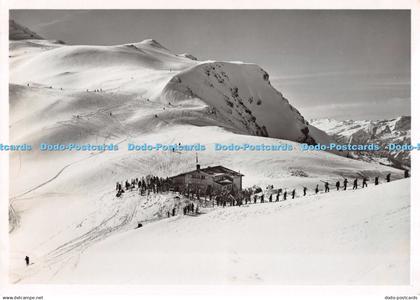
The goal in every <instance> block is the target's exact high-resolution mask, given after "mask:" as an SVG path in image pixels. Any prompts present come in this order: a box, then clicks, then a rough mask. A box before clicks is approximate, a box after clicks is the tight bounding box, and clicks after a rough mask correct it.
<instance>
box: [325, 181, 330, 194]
mask: <svg viewBox="0 0 420 300" xmlns="http://www.w3.org/2000/svg"><path fill="white" fill-rule="evenodd" d="M329 191H330V184H329V183H328V182H325V184H324V192H325V193H328V192H329Z"/></svg>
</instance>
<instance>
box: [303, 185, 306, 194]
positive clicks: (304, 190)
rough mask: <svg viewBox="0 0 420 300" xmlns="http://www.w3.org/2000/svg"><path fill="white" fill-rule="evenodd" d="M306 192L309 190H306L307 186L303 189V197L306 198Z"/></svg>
mask: <svg viewBox="0 0 420 300" xmlns="http://www.w3.org/2000/svg"><path fill="white" fill-rule="evenodd" d="M306 190H307V188H306V186H304V187H303V196H306Z"/></svg>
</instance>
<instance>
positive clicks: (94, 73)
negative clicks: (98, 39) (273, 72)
mask: <svg viewBox="0 0 420 300" xmlns="http://www.w3.org/2000/svg"><path fill="white" fill-rule="evenodd" d="M34 44H35V45H37V46H34ZM22 48H24V49H25V50H24V51H23V52H22ZM10 49H11V53H12V57H11V62H10V73H11V83H14V84H18V85H28V84H29V86H33V85H38V86H43V87H47V88H56V89H60V90H61V89H63V90H68V89H71V90H79V91H80V92H81V91H89V90H90V91H92V90H96V89H100V90H102V91H106V92H118V93H123V94H130V95H136V96H137V98H138V96H140V97H142V98H146V99H150V100H151V101H154V102H156V101H163V102H165V103H178V102H183V101H185V100H191V99H193V100H195V101H192V102H193V103H195V104H196V106H197V107H196V109H195V110H197V111H198V113H199V114H201V112H202V111H203V109H205V112H206V113H207V119H208V121H209V124H208V125H213V124H214V123H215V122H219V123H220V124H219V126H224V127H225V128H227V129H229V130H233V131H235V132H239V133H246V134H253V135H259V136H270V137H276V138H282V139H288V140H292V141H299V142H308V143H316V142H318V143H328V142H331V141H332V140H331V139H330V138H329V137H328V136H327V135H326V134H325V133H323V132H322V131H319V130H316V129H315V128H313V127H312V126H308V124H307V122H306V121H305V119H304V118H303V116H302V115H301V114H300V113H299V111H297V110H296V109H295V108H294V107H293V106H291V105H290V104H289V102H288V101H287V100H286V99H285V98H284V97H283V96H282V94H281V93H280V92H278V91H277V90H275V89H274V88H273V87H272V86H271V84H270V82H269V76H268V74H267V72H265V71H264V70H262V69H261V68H260V67H258V66H256V65H253V64H243V63H227V62H200V61H197V60H194V59H191V56H188V55H176V54H173V53H171V52H170V51H169V50H168V49H166V48H165V47H163V46H162V45H160V44H159V43H158V42H156V41H154V40H145V41H143V42H140V43H134V44H126V45H117V46H70V45H63V44H58V43H55V42H51V43H48V42H46V41H40V42H36V41H34V40H31V41H30V42H29V41H28V44H27V47H25V45H24V43H22V41H20V42H19V43H15V42H13V41H11V46H10ZM40 49H42V50H43V51H40ZM181 81H182V82H181ZM197 103H198V104H197ZM203 103H204V104H205V107H203ZM174 119H175V120H178V121H182V119H181V120H180V118H178V116H176V117H175V118H174ZM184 121H185V120H184ZM190 121H191V120H188V121H187V122H190ZM197 121H200V122H202V121H203V120H202V119H200V120H197ZM202 125H205V124H202Z"/></svg>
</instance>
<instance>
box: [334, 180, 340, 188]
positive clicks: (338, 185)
mask: <svg viewBox="0 0 420 300" xmlns="http://www.w3.org/2000/svg"><path fill="white" fill-rule="evenodd" d="M335 187H336V188H337V191H338V190H340V180H338V181H337V182H336V183H335Z"/></svg>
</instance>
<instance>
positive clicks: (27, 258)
mask: <svg viewBox="0 0 420 300" xmlns="http://www.w3.org/2000/svg"><path fill="white" fill-rule="evenodd" d="M25 263H26V266H29V256H25Z"/></svg>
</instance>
